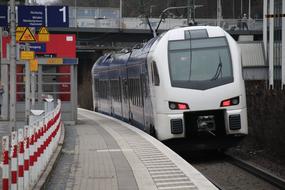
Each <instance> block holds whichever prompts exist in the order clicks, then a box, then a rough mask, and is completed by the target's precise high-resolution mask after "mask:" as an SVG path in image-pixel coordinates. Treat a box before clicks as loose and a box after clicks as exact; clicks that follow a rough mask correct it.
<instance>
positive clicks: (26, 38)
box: [19, 27, 36, 42]
mask: <svg viewBox="0 0 285 190" xmlns="http://www.w3.org/2000/svg"><path fill="white" fill-rule="evenodd" d="M19 41H20V42H35V41H36V38H35V36H34V35H33V33H32V32H31V30H30V28H28V27H27V28H26V30H25V31H24V32H23V34H22V36H21V37H20V39H19Z"/></svg>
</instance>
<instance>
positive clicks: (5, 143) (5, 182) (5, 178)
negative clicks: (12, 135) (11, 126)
mask: <svg viewBox="0 0 285 190" xmlns="http://www.w3.org/2000/svg"><path fill="white" fill-rule="evenodd" d="M2 158H3V161H2V190H8V189H9V173H10V169H9V136H3V137H2Z"/></svg>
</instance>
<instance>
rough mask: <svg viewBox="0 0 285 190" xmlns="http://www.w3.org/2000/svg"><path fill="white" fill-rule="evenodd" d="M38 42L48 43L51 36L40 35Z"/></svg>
mask: <svg viewBox="0 0 285 190" xmlns="http://www.w3.org/2000/svg"><path fill="white" fill-rule="evenodd" d="M38 41H39V42H48V41H49V34H39V36H38Z"/></svg>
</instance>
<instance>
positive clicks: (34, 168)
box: [2, 101, 61, 190]
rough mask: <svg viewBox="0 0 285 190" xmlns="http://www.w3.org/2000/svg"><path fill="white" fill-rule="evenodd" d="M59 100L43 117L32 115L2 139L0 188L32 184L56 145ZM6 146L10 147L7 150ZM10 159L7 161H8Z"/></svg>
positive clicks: (23, 189) (13, 189)
mask: <svg viewBox="0 0 285 190" xmlns="http://www.w3.org/2000/svg"><path fill="white" fill-rule="evenodd" d="M60 109H61V102H60V101H58V105H57V106H56V108H55V109H54V110H51V111H49V112H48V113H45V115H44V116H43V117H40V118H36V119H35V118H34V119H33V120H31V122H30V124H29V125H28V126H24V129H19V130H18V131H13V132H12V133H11V145H10V144H9V143H10V142H9V136H4V137H3V138H2V189H3V190H8V189H11V190H17V189H18V190H28V189H31V188H32V187H34V185H35V184H36V183H37V181H38V180H39V178H40V176H41V174H42V173H43V171H44V170H45V168H46V166H47V165H48V162H49V160H50V158H51V156H52V154H53V152H54V151H55V149H56V148H57V146H58V142H59V139H60V135H61V133H60V131H61V113H60ZM9 149H10V150H9ZM9 151H10V157H9ZM9 160H11V162H9Z"/></svg>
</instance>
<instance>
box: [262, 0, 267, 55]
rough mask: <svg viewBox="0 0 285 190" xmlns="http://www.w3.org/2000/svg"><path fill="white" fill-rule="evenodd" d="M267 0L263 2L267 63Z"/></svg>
mask: <svg viewBox="0 0 285 190" xmlns="http://www.w3.org/2000/svg"><path fill="white" fill-rule="evenodd" d="M266 15H267V0H263V46H264V54H265V60H266V61H267V55H268V54H267V17H266Z"/></svg>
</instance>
